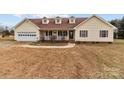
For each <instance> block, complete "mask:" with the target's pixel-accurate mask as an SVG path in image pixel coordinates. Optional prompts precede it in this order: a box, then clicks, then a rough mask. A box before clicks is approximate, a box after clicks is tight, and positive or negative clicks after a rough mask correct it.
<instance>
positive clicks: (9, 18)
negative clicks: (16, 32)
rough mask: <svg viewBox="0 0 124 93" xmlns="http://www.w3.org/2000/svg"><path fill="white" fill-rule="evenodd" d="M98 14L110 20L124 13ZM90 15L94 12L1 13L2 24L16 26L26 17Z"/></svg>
mask: <svg viewBox="0 0 124 93" xmlns="http://www.w3.org/2000/svg"><path fill="white" fill-rule="evenodd" d="M97 15H98V16H100V17H102V18H104V19H106V20H107V21H110V20H112V19H120V18H122V17H123V16H124V14H97ZM44 16H46V17H56V16H60V17H69V16H75V17H90V16H92V14H56V15H55V14H54V15H52V14H0V25H7V26H14V25H16V24H17V23H18V22H20V21H21V20H23V19H24V18H42V17H44Z"/></svg>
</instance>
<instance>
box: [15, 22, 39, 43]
mask: <svg viewBox="0 0 124 93" xmlns="http://www.w3.org/2000/svg"><path fill="white" fill-rule="evenodd" d="M18 32H35V33H36V37H29V36H28V37H26V36H25V37H19V36H18ZM39 39H40V33H39V30H38V28H37V27H36V26H35V25H33V24H32V23H31V22H30V21H28V20H27V21H25V22H24V23H22V24H21V25H19V26H18V27H17V28H16V29H15V40H17V41H38V40H39Z"/></svg>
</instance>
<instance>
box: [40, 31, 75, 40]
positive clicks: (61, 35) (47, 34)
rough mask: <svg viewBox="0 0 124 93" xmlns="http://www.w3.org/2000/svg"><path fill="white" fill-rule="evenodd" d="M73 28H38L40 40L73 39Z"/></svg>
mask: <svg viewBox="0 0 124 93" xmlns="http://www.w3.org/2000/svg"><path fill="white" fill-rule="evenodd" d="M74 34H75V31H74V30H40V40H56V41H70V40H74Z"/></svg>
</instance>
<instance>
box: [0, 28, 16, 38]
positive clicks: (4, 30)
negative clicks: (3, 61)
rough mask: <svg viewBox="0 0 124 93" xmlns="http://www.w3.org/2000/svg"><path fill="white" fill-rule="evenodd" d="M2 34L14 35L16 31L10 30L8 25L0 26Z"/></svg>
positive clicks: (3, 35)
mask: <svg viewBox="0 0 124 93" xmlns="http://www.w3.org/2000/svg"><path fill="white" fill-rule="evenodd" d="M0 35H1V36H2V37H5V36H9V35H14V31H13V30H10V29H9V27H7V26H5V27H4V26H0Z"/></svg>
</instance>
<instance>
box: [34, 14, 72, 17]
mask: <svg viewBox="0 0 124 93" xmlns="http://www.w3.org/2000/svg"><path fill="white" fill-rule="evenodd" d="M57 16H59V17H70V16H69V15H67V14H35V15H33V17H34V18H37V17H39V18H42V17H48V18H53V17H57Z"/></svg>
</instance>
